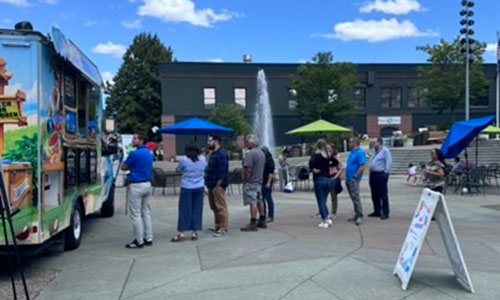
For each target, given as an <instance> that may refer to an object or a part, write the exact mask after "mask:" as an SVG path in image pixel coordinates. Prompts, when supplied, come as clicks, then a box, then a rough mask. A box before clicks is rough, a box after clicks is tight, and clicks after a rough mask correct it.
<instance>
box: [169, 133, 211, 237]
mask: <svg viewBox="0 0 500 300" xmlns="http://www.w3.org/2000/svg"><path fill="white" fill-rule="evenodd" d="M206 166H207V162H206V159H205V157H204V156H203V155H201V151H200V148H198V146H197V145H196V144H195V143H189V144H188V145H187V146H186V157H183V158H181V160H180V162H179V166H178V167H177V172H180V173H182V181H181V193H180V196H179V218H178V223H177V230H178V231H179V233H178V234H177V235H176V236H174V237H173V238H172V242H182V241H184V239H185V235H184V232H186V231H191V232H192V234H191V240H193V241H195V240H197V239H198V233H197V232H198V231H201V224H202V216H203V188H204V186H205V179H204V177H205V167H206Z"/></svg>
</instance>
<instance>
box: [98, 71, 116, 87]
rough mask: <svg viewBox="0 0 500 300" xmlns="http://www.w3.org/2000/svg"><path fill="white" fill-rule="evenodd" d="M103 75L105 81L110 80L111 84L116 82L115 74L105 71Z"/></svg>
mask: <svg viewBox="0 0 500 300" xmlns="http://www.w3.org/2000/svg"><path fill="white" fill-rule="evenodd" d="M101 77H102V80H103V81H104V82H106V81H108V82H109V83H110V84H111V85H113V84H115V82H114V81H113V77H115V74H113V73H111V72H107V71H105V72H102V73H101Z"/></svg>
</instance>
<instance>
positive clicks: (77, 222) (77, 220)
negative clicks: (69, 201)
mask: <svg viewBox="0 0 500 300" xmlns="http://www.w3.org/2000/svg"><path fill="white" fill-rule="evenodd" d="M82 221H83V210H82V207H81V206H80V204H79V203H78V202H75V204H74V207H73V211H72V213H71V219H70V222H69V227H68V228H66V232H65V234H64V250H73V249H76V248H78V246H80V242H81V241H82Z"/></svg>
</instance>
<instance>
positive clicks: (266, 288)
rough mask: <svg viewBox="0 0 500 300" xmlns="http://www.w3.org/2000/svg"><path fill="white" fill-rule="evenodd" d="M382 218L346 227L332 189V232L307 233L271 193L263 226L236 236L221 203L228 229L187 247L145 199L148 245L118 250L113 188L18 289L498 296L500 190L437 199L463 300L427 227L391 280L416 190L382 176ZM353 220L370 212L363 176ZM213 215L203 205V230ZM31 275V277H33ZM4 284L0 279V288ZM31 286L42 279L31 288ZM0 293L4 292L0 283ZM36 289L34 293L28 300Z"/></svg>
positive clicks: (298, 212)
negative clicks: (453, 240) (67, 245)
mask: <svg viewBox="0 0 500 300" xmlns="http://www.w3.org/2000/svg"><path fill="white" fill-rule="evenodd" d="M390 190H391V205H392V212H391V219H389V220H387V221H381V220H379V219H371V218H365V223H364V224H363V225H362V226H359V227H357V226H355V225H354V224H352V223H348V222H347V218H349V217H351V215H352V204H351V201H350V199H349V198H348V195H347V193H346V192H345V191H344V192H343V193H342V194H341V195H340V196H339V197H340V205H339V217H338V219H337V220H336V221H335V223H334V225H333V227H332V228H330V229H328V230H324V229H319V228H318V227H317V224H318V222H319V220H318V219H317V218H313V217H311V215H313V214H314V213H315V212H316V211H317V207H316V203H315V200H314V195H313V193H311V192H297V193H294V194H283V193H279V192H275V193H274V198H275V200H276V202H277V204H276V221H275V222H274V223H271V224H269V228H268V229H266V230H260V231H259V232H255V233H243V232H240V231H239V228H240V227H241V226H243V225H245V224H246V223H247V222H248V208H246V207H243V205H242V202H241V196H239V195H238V194H237V189H235V191H236V195H232V196H231V197H230V233H229V234H228V235H227V236H225V237H222V238H213V237H212V236H210V235H209V234H208V233H203V234H201V235H200V239H199V241H197V242H191V241H186V242H184V243H171V242H170V238H171V237H172V236H173V235H174V234H175V229H176V222H177V199H178V198H177V196H173V195H170V196H167V197H164V196H160V194H161V193H160V192H157V196H155V197H154V199H153V204H152V206H153V224H154V233H155V241H154V246H153V247H147V248H144V249H133V250H130V249H125V248H124V245H125V244H126V243H128V242H130V241H131V240H132V239H133V237H132V230H131V224H130V221H129V219H128V216H125V215H124V214H123V211H124V206H123V204H124V190H123V189H119V190H118V191H117V194H116V200H117V214H116V215H115V217H113V218H110V219H101V218H97V217H91V218H89V219H87V220H86V222H85V227H84V237H83V241H82V245H81V247H80V248H79V249H77V250H75V251H71V252H62V251H60V250H59V249H53V250H50V251H48V252H46V253H45V254H43V255H41V256H40V257H37V258H32V259H28V260H27V264H28V265H27V269H28V272H30V274H34V275H31V276H30V278H29V282H30V283H31V282H34V281H35V280H38V281H40V276H41V275H40V274H44V272H46V273H47V274H48V275H47V278H49V277H48V276H51V277H50V278H49V279H48V280H45V281H44V283H43V284H39V285H44V284H47V282H48V281H50V283H48V284H47V285H46V286H45V287H44V288H43V290H41V291H40V292H39V294H38V296H37V298H36V299H71V300H76V299H93V300H95V299H245V298H250V297H252V298H255V299H287V300H288V299H322V298H323V299H499V298H500V286H499V285H498V282H499V280H500V235H498V232H499V230H500V210H499V209H500V207H499V204H500V200H499V199H500V197H499V196H500V189H490V190H489V191H488V195H487V196H486V197H482V196H474V197H469V196H460V195H453V194H452V195H447V203H448V206H449V209H450V212H451V214H452V219H453V222H454V225H455V229H456V232H457V235H458V239H459V242H460V244H461V246H462V250H463V253H464V257H465V261H466V263H467V266H468V268H469V271H470V273H471V277H472V281H473V283H474V285H475V288H476V293H475V294H470V293H468V292H466V291H465V290H464V289H463V288H462V287H461V286H460V285H459V284H458V282H456V281H455V280H454V278H453V272H452V269H451V267H450V264H449V261H448V257H447V255H446V249H445V248H444V245H443V242H442V240H441V237H440V234H439V229H438V227H437V225H436V224H433V225H431V228H430V230H429V233H428V235H427V239H426V241H425V244H424V247H423V249H422V252H421V254H420V258H419V261H418V263H417V265H416V269H415V273H414V275H413V277H412V280H411V282H410V285H409V287H408V290H407V291H403V290H401V288H400V282H399V280H398V279H397V278H396V277H395V276H393V275H392V270H393V267H394V262H395V260H396V258H397V256H398V253H399V251H400V249H401V246H402V243H403V239H404V237H405V235H406V232H407V230H408V226H409V223H410V218H411V216H412V214H413V212H414V210H415V208H416V204H417V202H418V197H419V195H420V192H421V187H413V186H410V185H407V184H406V183H405V182H404V178H403V177H392V178H391V181H390ZM362 197H363V205H364V211H365V214H368V213H370V212H371V210H372V205H371V201H370V198H369V189H368V186H367V182H366V179H365V180H364V182H363V184H362ZM212 222H213V215H212V213H211V211H210V209H209V207H208V205H205V209H204V226H205V228H208V227H209V226H211V225H212ZM35 271H36V272H39V273H38V275H37V273H36V272H35ZM7 279H8V278H7V277H5V276H3V277H2V281H3V282H4V283H5V280H7ZM42 281H43V280H42ZM2 286H7V288H8V285H5V284H3V285H2ZM37 292H38V291H36V290H34V291H33V293H37Z"/></svg>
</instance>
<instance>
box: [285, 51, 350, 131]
mask: <svg viewBox="0 0 500 300" xmlns="http://www.w3.org/2000/svg"><path fill="white" fill-rule="evenodd" d="M332 61H333V55H332V53H331V52H320V53H318V54H316V56H314V57H313V62H315V64H310V63H307V64H305V65H302V66H300V67H299V69H298V72H297V75H296V76H294V78H293V85H294V88H295V91H296V92H297V106H296V111H297V112H298V113H299V114H300V115H301V116H302V118H303V119H304V121H306V122H312V121H315V120H317V119H324V120H327V121H331V122H339V121H342V120H344V119H346V118H349V117H351V116H352V115H353V112H354V101H353V100H352V97H350V93H352V91H353V89H354V87H355V86H356V85H357V84H358V80H357V78H356V66H355V65H354V64H351V63H332Z"/></svg>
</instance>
